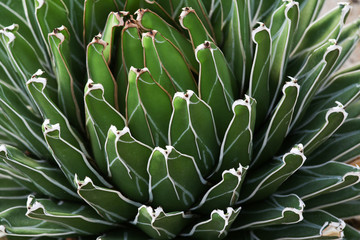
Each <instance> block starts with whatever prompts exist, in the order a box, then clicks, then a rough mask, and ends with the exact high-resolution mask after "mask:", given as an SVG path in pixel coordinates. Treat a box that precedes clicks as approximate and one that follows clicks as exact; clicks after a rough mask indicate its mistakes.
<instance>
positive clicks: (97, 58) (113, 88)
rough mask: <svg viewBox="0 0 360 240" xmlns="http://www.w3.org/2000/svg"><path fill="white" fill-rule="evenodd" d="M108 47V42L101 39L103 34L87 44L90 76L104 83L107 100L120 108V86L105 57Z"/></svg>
mask: <svg viewBox="0 0 360 240" xmlns="http://www.w3.org/2000/svg"><path fill="white" fill-rule="evenodd" d="M106 47H107V42H105V41H104V40H102V39H101V35H97V36H96V37H95V38H94V39H93V40H92V41H91V42H90V43H89V45H88V46H87V55H86V63H87V71H88V78H90V79H91V80H93V81H94V83H100V84H102V85H103V87H104V98H105V100H106V101H107V102H108V103H109V104H111V106H113V107H114V108H116V109H118V108H119V107H118V89H117V87H118V86H117V83H116V81H115V78H114V76H113V75H112V73H111V71H110V68H109V66H108V64H107V61H106V59H105V57H104V50H105V49H106Z"/></svg>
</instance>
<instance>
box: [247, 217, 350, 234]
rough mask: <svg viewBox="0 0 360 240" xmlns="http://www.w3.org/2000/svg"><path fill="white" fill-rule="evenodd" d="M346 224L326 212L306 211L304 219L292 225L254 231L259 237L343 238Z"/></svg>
mask: <svg viewBox="0 0 360 240" xmlns="http://www.w3.org/2000/svg"><path fill="white" fill-rule="evenodd" d="M345 226H346V224H345V222H344V221H343V220H341V219H338V218H336V217H334V216H332V215H330V214H328V213H326V212H323V211H316V212H306V213H304V220H302V221H301V222H299V223H296V224H291V225H278V226H273V227H264V228H261V229H259V230H256V231H254V234H255V236H256V237H257V238H258V239H267V238H268V237H269V236H271V238H274V239H314V240H315V239H342V238H343V237H344V233H343V230H344V228H345Z"/></svg>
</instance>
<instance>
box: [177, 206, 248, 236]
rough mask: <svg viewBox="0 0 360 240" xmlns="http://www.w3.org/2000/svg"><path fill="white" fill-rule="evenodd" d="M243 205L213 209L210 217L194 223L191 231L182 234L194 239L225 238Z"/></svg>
mask: <svg viewBox="0 0 360 240" xmlns="http://www.w3.org/2000/svg"><path fill="white" fill-rule="evenodd" d="M240 210H241V207H239V208H237V209H233V208H230V207H229V208H227V209H226V212H225V211H223V210H213V211H212V212H211V215H210V219H208V220H204V221H202V222H199V223H197V224H195V225H194V227H193V228H192V229H191V230H190V232H189V233H183V234H181V236H184V237H191V238H194V239H199V240H205V239H223V238H225V237H226V235H227V234H228V231H229V229H230V227H231V225H232V224H233V222H234V221H235V219H236V218H237V216H238V215H239V213H240Z"/></svg>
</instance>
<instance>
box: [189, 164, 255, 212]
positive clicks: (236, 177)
mask: <svg viewBox="0 0 360 240" xmlns="http://www.w3.org/2000/svg"><path fill="white" fill-rule="evenodd" d="M247 169H248V168H247V167H246V168H244V167H242V166H241V165H240V166H239V167H238V168H237V169H235V168H232V169H230V170H225V171H224V172H223V173H222V180H221V181H220V182H218V183H217V184H216V185H214V186H213V187H211V188H210V189H209V190H208V191H207V192H206V193H205V194H204V197H203V198H202V199H201V201H200V203H198V204H197V205H196V206H195V207H193V208H191V210H194V211H196V212H200V213H202V214H208V213H210V212H211V211H212V210H213V209H226V207H228V206H233V205H235V203H236V202H237V200H238V199H239V194H240V189H241V185H242V183H243V181H244V176H245V174H246V171H247Z"/></svg>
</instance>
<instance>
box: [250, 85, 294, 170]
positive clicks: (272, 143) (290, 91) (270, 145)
mask: <svg viewBox="0 0 360 240" xmlns="http://www.w3.org/2000/svg"><path fill="white" fill-rule="evenodd" d="M299 90H300V89H299V85H298V84H297V83H296V80H295V79H293V81H291V82H287V83H286V84H285V85H284V86H283V89H282V92H283V97H282V98H281V99H280V101H279V103H278V105H277V106H276V108H275V111H274V113H273V114H272V115H271V118H270V119H269V121H268V123H267V124H264V127H263V128H262V129H261V130H260V131H259V132H258V135H257V137H256V140H255V145H254V148H255V150H254V152H255V153H256V155H255V157H254V159H253V162H252V165H253V166H261V165H262V164H263V163H264V162H266V161H267V160H269V159H271V158H272V157H273V156H274V154H276V153H277V151H278V150H279V149H280V148H281V145H282V143H283V141H284V139H285V137H286V135H287V134H288V132H289V126H290V123H291V119H292V116H293V112H294V108H295V105H296V102H297V98H298V96H299Z"/></svg>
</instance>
